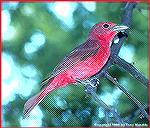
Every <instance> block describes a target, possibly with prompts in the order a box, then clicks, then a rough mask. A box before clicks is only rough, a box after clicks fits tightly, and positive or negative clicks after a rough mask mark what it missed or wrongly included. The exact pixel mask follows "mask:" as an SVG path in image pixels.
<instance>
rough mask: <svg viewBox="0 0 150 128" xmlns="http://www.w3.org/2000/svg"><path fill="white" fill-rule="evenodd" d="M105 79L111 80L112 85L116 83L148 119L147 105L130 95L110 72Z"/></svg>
mask: <svg viewBox="0 0 150 128" xmlns="http://www.w3.org/2000/svg"><path fill="white" fill-rule="evenodd" d="M105 77H106V78H107V79H108V80H110V81H111V82H112V83H114V84H115V85H116V86H117V87H118V88H119V89H120V90H122V91H123V92H124V94H125V95H126V96H127V97H128V98H129V99H130V100H131V101H133V102H134V103H135V104H136V105H137V106H138V107H139V109H140V111H141V113H142V114H143V115H144V116H145V117H146V118H147V119H148V114H147V112H146V111H145V107H144V106H145V105H142V103H141V102H140V101H139V100H138V99H137V98H136V97H135V96H134V95H132V94H130V93H129V92H128V91H127V89H125V88H124V87H123V86H121V85H120V84H119V83H118V81H117V79H116V78H113V77H112V76H111V75H110V74H109V73H108V72H106V74H105Z"/></svg>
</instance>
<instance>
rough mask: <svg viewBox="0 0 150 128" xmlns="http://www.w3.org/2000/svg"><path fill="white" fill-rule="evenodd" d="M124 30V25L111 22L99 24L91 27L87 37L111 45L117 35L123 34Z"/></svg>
mask: <svg viewBox="0 0 150 128" xmlns="http://www.w3.org/2000/svg"><path fill="white" fill-rule="evenodd" d="M126 29H128V27H127V26H125V25H118V24H115V23H113V22H99V23H97V24H95V25H94V26H93V27H92V29H91V31H90V34H89V36H90V37H91V38H98V39H99V40H104V41H106V42H108V41H109V42H110V43H111V41H112V39H113V38H114V37H115V35H116V34H117V33H119V32H124V31H125V30H126Z"/></svg>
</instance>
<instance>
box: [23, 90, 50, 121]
mask: <svg viewBox="0 0 150 128" xmlns="http://www.w3.org/2000/svg"><path fill="white" fill-rule="evenodd" d="M46 95H47V94H46V93H45V90H42V91H41V92H39V93H38V94H37V95H35V96H33V97H31V98H30V99H29V100H28V101H27V102H26V103H25V105H24V110H23V118H27V117H28V116H29V113H30V112H31V111H32V110H33V108H34V107H35V106H36V105H38V104H39V103H40V102H41V101H42V100H43V99H44V97H45V96H46Z"/></svg>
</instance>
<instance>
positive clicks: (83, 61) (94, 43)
mask: <svg viewBox="0 0 150 128" xmlns="http://www.w3.org/2000/svg"><path fill="white" fill-rule="evenodd" d="M127 28H128V27H127V26H125V25H117V24H115V23H112V22H99V23H97V24H96V25H94V26H93V27H92V29H91V30H90V33H89V36H88V38H87V40H86V41H85V42H84V43H83V44H81V45H79V46H78V47H76V48H75V49H73V50H72V51H71V53H70V54H69V55H67V56H66V57H65V58H64V59H63V61H62V62H60V63H59V64H58V65H57V66H56V67H55V69H54V70H53V72H52V73H51V76H50V77H48V78H47V79H45V80H44V81H43V82H42V84H43V85H45V87H44V88H43V89H42V90H41V91H40V92H39V93H38V94H37V95H35V96H33V97H31V98H30V99H29V100H28V101H27V102H26V103H25V105H24V111H23V117H24V118H26V117H28V116H29V113H30V112H31V111H32V109H33V108H34V107H35V106H36V105H38V104H39V103H40V102H41V101H42V100H43V98H44V97H45V96H46V95H47V94H48V93H49V92H51V91H52V90H54V89H56V88H58V87H60V86H66V85H68V84H73V83H76V80H77V79H80V80H83V79H85V78H88V77H90V76H92V75H94V74H96V73H97V72H98V71H100V70H101V69H102V67H103V66H104V65H105V64H106V62H107V60H108V58H109V56H110V46H111V44H112V39H113V38H114V36H115V35H116V34H117V33H118V32H120V31H124V30H125V29H127Z"/></svg>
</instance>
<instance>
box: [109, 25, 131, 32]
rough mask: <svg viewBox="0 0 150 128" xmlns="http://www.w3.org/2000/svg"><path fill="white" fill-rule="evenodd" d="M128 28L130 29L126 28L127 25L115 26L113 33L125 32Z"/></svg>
mask: <svg viewBox="0 0 150 128" xmlns="http://www.w3.org/2000/svg"><path fill="white" fill-rule="evenodd" d="M128 28H129V27H128V26H126V25H115V26H113V27H112V30H113V31H117V32H122V31H124V30H126V29H128Z"/></svg>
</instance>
